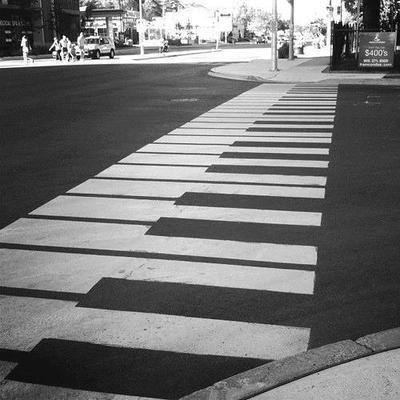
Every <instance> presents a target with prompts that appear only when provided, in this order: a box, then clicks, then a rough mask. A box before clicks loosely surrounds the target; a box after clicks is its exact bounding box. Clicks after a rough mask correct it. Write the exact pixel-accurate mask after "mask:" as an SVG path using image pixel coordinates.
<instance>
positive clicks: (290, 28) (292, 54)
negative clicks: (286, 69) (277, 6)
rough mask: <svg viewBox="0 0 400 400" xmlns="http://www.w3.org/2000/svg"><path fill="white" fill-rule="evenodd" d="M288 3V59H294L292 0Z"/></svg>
mask: <svg viewBox="0 0 400 400" xmlns="http://www.w3.org/2000/svg"><path fill="white" fill-rule="evenodd" d="M289 3H290V22H289V60H294V0H289Z"/></svg>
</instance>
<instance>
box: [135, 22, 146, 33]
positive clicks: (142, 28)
mask: <svg viewBox="0 0 400 400" xmlns="http://www.w3.org/2000/svg"><path fill="white" fill-rule="evenodd" d="M147 25H148V23H147V21H146V20H145V19H138V20H137V21H136V30H137V31H138V32H140V33H142V32H146V29H147Z"/></svg>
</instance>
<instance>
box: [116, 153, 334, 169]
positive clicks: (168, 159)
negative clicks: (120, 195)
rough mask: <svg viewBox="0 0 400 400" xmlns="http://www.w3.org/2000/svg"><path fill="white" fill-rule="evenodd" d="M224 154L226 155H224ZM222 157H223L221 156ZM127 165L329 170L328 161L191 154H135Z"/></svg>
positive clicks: (123, 161)
mask: <svg viewBox="0 0 400 400" xmlns="http://www.w3.org/2000/svg"><path fill="white" fill-rule="evenodd" d="M223 154H224V153H223ZM220 157H221V156H220ZM121 163H125V164H149V165H195V166H210V165H211V164H214V165H218V164H223V165H262V166H270V167H303V168H328V164H329V162H328V161H319V160H287V159H284V158H282V159H245V158H243V159H238V158H226V156H224V158H219V157H218V155H215V156H204V155H191V154H162V153H161V154H148V153H133V154H131V155H130V156H128V157H125V158H124V159H122V160H121Z"/></svg>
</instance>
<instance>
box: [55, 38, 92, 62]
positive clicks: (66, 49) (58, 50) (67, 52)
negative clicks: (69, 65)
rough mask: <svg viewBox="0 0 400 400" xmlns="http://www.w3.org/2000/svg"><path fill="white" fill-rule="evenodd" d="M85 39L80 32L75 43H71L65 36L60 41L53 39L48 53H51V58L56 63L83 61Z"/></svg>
mask: <svg viewBox="0 0 400 400" xmlns="http://www.w3.org/2000/svg"><path fill="white" fill-rule="evenodd" d="M84 47H85V38H84V36H83V33H82V32H81V33H80V34H79V36H78V38H77V39H76V43H73V42H71V40H70V39H69V38H67V37H66V36H65V35H63V36H62V38H61V39H60V40H58V38H57V37H55V38H54V41H53V44H52V45H51V46H50V48H49V51H52V52H53V57H54V58H55V59H56V60H57V61H76V60H80V61H83V60H84V58H85V49H84Z"/></svg>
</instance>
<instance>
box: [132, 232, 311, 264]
mask: <svg viewBox="0 0 400 400" xmlns="http://www.w3.org/2000/svg"><path fill="white" fill-rule="evenodd" d="M137 246H138V247H137V250H138V251H146V252H154V253H165V252H171V251H172V252H173V254H176V255H194V256H198V257H203V256H207V257H217V258H218V257H222V258H226V259H245V260H252V261H263V262H265V261H266V262H272V263H274V262H275V263H282V264H285V263H287V264H300V265H302V264H306V265H316V262H317V249H316V247H314V246H302V245H282V244H276V243H245V242H239V241H233V240H232V241H230V240H213V239H197V238H177V237H162V236H159V237H158V236H150V235H146V236H144V238H142V239H140V240H139V241H138V243H137Z"/></svg>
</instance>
